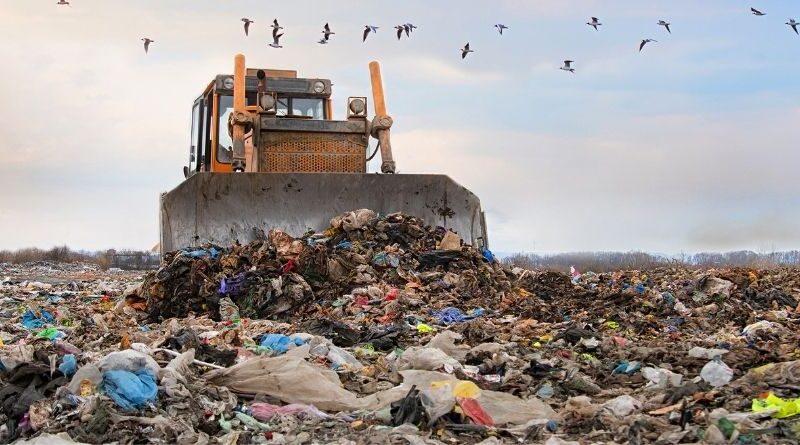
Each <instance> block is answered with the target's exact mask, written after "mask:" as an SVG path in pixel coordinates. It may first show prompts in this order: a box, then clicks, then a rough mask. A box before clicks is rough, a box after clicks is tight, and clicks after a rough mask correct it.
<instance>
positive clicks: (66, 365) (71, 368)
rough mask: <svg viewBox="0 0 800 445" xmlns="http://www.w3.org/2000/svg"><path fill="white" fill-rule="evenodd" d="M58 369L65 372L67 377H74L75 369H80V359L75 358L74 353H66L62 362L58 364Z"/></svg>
mask: <svg viewBox="0 0 800 445" xmlns="http://www.w3.org/2000/svg"><path fill="white" fill-rule="evenodd" d="M58 370H59V371H61V373H62V374H64V376H65V377H72V375H73V374H75V371H77V370H78V361H77V360H76V359H75V355H74V354H66V355H65V356H64V358H62V359H61V364H60V365H58Z"/></svg>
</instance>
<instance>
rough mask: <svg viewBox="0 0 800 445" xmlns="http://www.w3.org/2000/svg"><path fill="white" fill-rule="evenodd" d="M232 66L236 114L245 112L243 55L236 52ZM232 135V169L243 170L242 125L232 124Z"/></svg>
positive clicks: (244, 159)
mask: <svg viewBox="0 0 800 445" xmlns="http://www.w3.org/2000/svg"><path fill="white" fill-rule="evenodd" d="M234 60H235V61H234V68H233V113H234V115H236V116H238V115H240V114H243V113H245V112H246V111H245V106H246V105H247V102H246V96H245V79H246V76H245V71H246V67H245V60H244V55H242V54H237V55H236V58H235V59H234ZM231 133H232V134H231V136H232V137H233V170H234V171H237V172H243V171H245V164H246V153H245V147H244V126H243V125H234V126H233V130H232V131H231Z"/></svg>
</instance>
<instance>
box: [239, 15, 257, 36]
mask: <svg viewBox="0 0 800 445" xmlns="http://www.w3.org/2000/svg"><path fill="white" fill-rule="evenodd" d="M242 21H243V22H244V35H246V36H249V35H250V24H251V23H255V22H254V21H252V20H250V19H248V18H247V17H245V18H243V19H242Z"/></svg>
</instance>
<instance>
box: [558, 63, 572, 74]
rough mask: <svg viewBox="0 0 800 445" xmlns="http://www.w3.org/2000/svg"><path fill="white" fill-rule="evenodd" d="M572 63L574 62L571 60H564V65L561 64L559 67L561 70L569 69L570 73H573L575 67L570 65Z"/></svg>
mask: <svg viewBox="0 0 800 445" xmlns="http://www.w3.org/2000/svg"><path fill="white" fill-rule="evenodd" d="M573 63H575V62H573V61H572V60H565V61H564V66H562V67H561V68H559V69H560V70H563V71H569V72H570V73H573V74H575V68H573V67H572V64H573Z"/></svg>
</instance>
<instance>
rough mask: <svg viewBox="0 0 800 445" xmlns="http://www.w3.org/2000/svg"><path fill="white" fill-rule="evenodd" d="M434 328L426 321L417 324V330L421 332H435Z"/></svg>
mask: <svg viewBox="0 0 800 445" xmlns="http://www.w3.org/2000/svg"><path fill="white" fill-rule="evenodd" d="M434 330H435V329H433V328H432V327H431V326H430V325H427V324H425V323H420V324H418V325H417V332H419V333H420V334H427V333H429V332H433V331H434Z"/></svg>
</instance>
